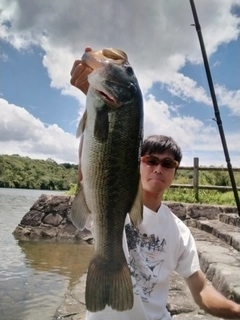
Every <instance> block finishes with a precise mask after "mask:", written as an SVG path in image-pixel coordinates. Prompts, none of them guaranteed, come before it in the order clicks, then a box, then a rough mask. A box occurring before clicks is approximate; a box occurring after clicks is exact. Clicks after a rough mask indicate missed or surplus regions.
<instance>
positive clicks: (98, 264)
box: [85, 252, 133, 312]
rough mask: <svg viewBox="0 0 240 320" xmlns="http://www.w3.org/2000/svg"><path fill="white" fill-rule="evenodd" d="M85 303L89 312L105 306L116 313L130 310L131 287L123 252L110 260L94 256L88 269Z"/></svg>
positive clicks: (131, 300) (131, 301)
mask: <svg viewBox="0 0 240 320" xmlns="http://www.w3.org/2000/svg"><path fill="white" fill-rule="evenodd" d="M85 301H86V308H87V310H89V311H91V312H97V311H101V310H103V309H104V308H105V307H106V306H107V305H108V306H110V307H111V308H112V309H113V310H117V311H124V310H129V309H132V307H133V286H132V280H131V276H130V272H129V268H128V265H127V261H126V258H125V256H124V253H123V252H122V254H121V256H118V257H115V259H114V257H113V258H112V259H111V260H107V259H106V258H103V257H101V256H100V255H97V254H95V255H94V257H93V258H92V260H91V261H90V264H89V267H88V273H87V280H86V290H85Z"/></svg>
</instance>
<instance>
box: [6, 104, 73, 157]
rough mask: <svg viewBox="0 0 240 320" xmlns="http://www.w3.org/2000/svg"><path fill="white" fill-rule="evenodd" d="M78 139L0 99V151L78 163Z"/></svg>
mask: <svg viewBox="0 0 240 320" xmlns="http://www.w3.org/2000/svg"><path fill="white" fill-rule="evenodd" d="M77 150H78V141H77V139H76V138H75V137H74V136H73V135H71V134H69V133H66V132H64V131H63V130H62V129H61V128H59V127H58V126H57V125H56V124H54V125H50V126H47V127H46V126H45V125H44V124H43V123H42V122H41V121H40V120H39V119H36V118H35V117H34V116H32V115H31V114H30V113H29V112H28V111H27V110H25V109H24V108H21V107H18V106H16V105H13V104H9V103H8V102H7V101H6V100H4V99H1V98H0V153H10V154H16V153H17V154H19V155H25V156H31V157H32V158H38V157H39V158H43V159H47V158H54V159H55V160H56V161H59V162H75V163H76V162H77V161H78V159H77V154H78V153H77Z"/></svg>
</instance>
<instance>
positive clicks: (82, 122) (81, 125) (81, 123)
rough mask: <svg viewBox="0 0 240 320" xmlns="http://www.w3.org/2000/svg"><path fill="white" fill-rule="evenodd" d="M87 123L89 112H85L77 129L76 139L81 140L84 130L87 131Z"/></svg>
mask: <svg viewBox="0 0 240 320" xmlns="http://www.w3.org/2000/svg"><path fill="white" fill-rule="evenodd" d="M86 121H87V110H85V111H84V113H83V115H82V118H81V120H80V121H79V124H78V128H77V133H76V137H77V138H79V137H80V136H81V135H82V134H83V132H84V129H85V124H86Z"/></svg>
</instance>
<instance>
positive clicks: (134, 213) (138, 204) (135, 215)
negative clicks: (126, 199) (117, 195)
mask: <svg viewBox="0 0 240 320" xmlns="http://www.w3.org/2000/svg"><path fill="white" fill-rule="evenodd" d="M129 216H130V219H131V221H132V224H133V225H134V227H136V226H137V225H139V224H140V223H141V222H142V219H143V191H142V183H141V179H140V180H139V184H138V192H137V194H136V197H135V199H134V202H133V205H132V208H131V210H130V212H129Z"/></svg>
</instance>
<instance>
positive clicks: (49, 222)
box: [13, 194, 93, 243]
mask: <svg viewBox="0 0 240 320" xmlns="http://www.w3.org/2000/svg"><path fill="white" fill-rule="evenodd" d="M73 198H74V197H73V196H62V195H61V196H53V195H44V194H42V195H41V196H40V197H39V199H38V200H37V201H36V202H35V203H34V204H33V205H32V207H31V208H30V210H29V212H27V213H26V214H25V215H24V217H23V218H22V220H21V222H20V224H19V225H18V226H17V227H16V229H15V230H14V232H13V234H14V236H15V238H16V239H18V240H28V239H29V240H38V239H44V240H48V241H50V240H51V241H78V242H79V241H82V240H83V241H86V242H88V243H91V242H92V240H93V237H92V234H91V232H90V231H88V230H86V229H84V230H83V231H80V230H77V228H76V227H75V226H74V225H73V224H72V221H71V217H70V212H71V205H72V201H73Z"/></svg>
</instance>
